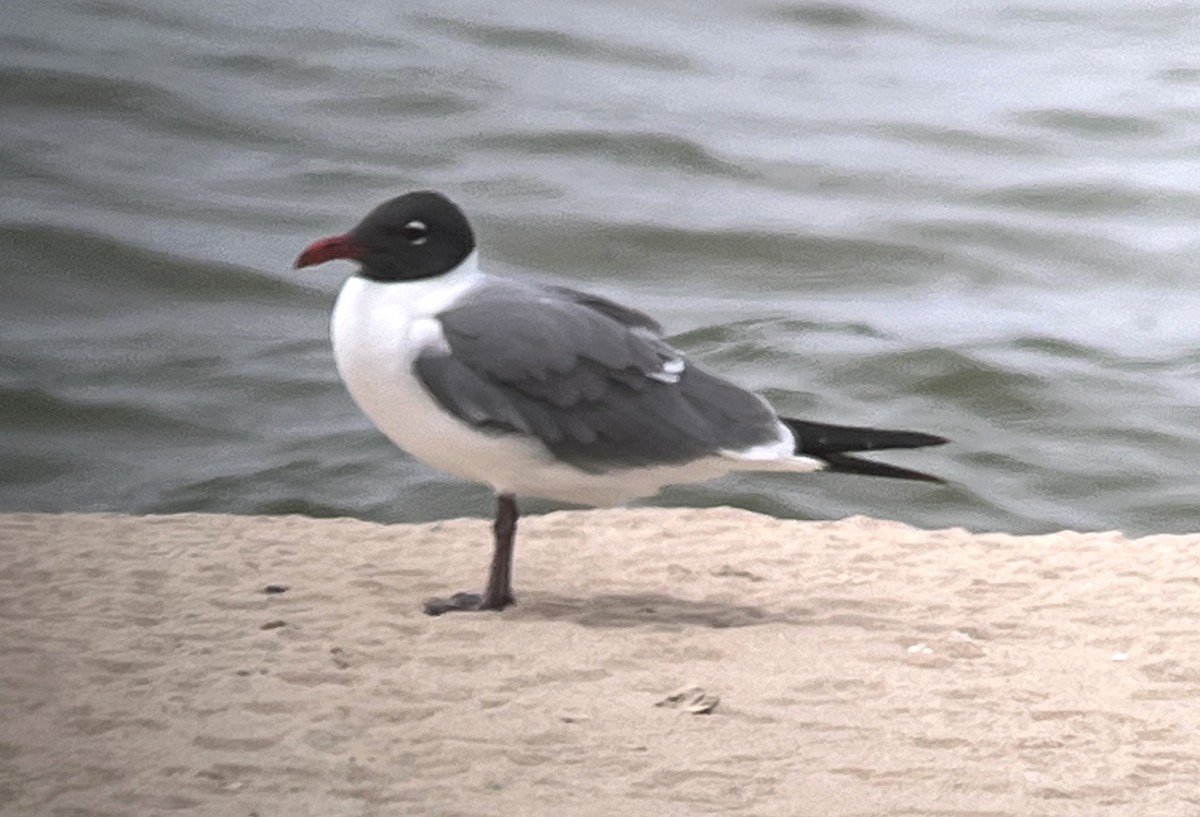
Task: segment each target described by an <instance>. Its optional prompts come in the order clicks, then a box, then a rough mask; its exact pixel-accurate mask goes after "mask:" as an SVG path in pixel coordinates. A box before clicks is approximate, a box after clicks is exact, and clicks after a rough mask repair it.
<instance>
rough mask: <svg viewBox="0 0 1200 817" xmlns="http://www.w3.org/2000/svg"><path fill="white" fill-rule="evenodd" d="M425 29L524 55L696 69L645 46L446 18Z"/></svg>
mask: <svg viewBox="0 0 1200 817" xmlns="http://www.w3.org/2000/svg"><path fill="white" fill-rule="evenodd" d="M423 21H424V22H425V24H426V25H428V26H430V27H433V28H438V29H441V30H443V31H446V32H448V33H450V34H455V35H457V36H459V37H462V38H463V39H467V40H470V41H471V42H474V43H477V44H479V45H483V46H487V47H490V48H497V49H503V50H509V51H524V52H528V53H533V54H538V55H543V56H559V57H574V58H576V59H585V60H593V61H597V62H609V63H618V64H621V65H628V66H631V67H637V68H649V69H653V70H660V71H690V70H694V69H695V66H694V64H693V63H692V60H691V59H689V58H688V57H686V56H684V55H683V54H679V53H676V52H671V51H663V50H661V49H654V48H647V47H645V46H632V45H625V44H619V43H615V42H611V41H603V40H598V39H592V38H584V37H581V36H579V35H578V34H568V33H566V32H563V31H552V30H549V29H542V28H518V27H513V26H501V25H487V24H483V23H478V22H471V23H466V22H462V21H460V20H452V19H449V18H445V17H425V18H423Z"/></svg>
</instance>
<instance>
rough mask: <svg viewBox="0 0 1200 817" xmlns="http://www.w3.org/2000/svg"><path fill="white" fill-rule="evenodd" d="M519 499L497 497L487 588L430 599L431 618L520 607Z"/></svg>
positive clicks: (506, 495)
mask: <svg viewBox="0 0 1200 817" xmlns="http://www.w3.org/2000/svg"><path fill="white" fill-rule="evenodd" d="M518 516H520V513H519V512H518V511H517V498H516V497H515V496H513V495H512V494H500V495H499V496H497V497H496V521H495V523H494V524H493V525H492V531H493V533H494V534H495V545H494V549H493V550H492V569H491V572H489V573H488V583H487V589H486V590H484V591H483V595H480V594H478V593H455V594H454V595H453V596H451V597H450V598H448V599H428V600H427V601H426V602H425V612H426V613H427V614H429V615H431V616H440V615H442V614H443V613H454V612H466V611H475V610H503V609H504V608H505V607H508V606H509V605H512V604H516V603H517V600H516V599H515V598H513V593H512V557H513V540H514V539H515V538H516V533H517V517H518Z"/></svg>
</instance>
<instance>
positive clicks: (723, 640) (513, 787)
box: [0, 509, 1200, 817]
mask: <svg viewBox="0 0 1200 817" xmlns="http://www.w3.org/2000/svg"><path fill="white" fill-rule="evenodd" d="M489 553H490V543H489V539H488V529H487V524H486V523H485V522H481V521H466V520H463V521H451V522H443V523H437V524H432V525H419V526H380V525H373V524H367V523H363V522H357V521H351V520H334V521H312V520H308V519H301V518H238V517H226V516H201V515H189V516H172V517H149V518H133V517H122V516H107V515H105V516H99V515H63V516H49V515H46V516H43V515H9V516H3V517H0V648H2V660H0V713H2V714H0V813H2V814H4V815H13V817H16V815H22V816H24V815H51V816H52V817H83V815H113V817H117V816H118V815H119V816H120V817H125V815H155V814H167V813H175V812H179V813H186V814H189V815H220V816H221V817H229V816H231V815H232V816H233V817H251V815H257V816H258V817H268V815H314V817H316V816H317V815H319V816H320V817H342V816H343V815H347V816H349V815H354V816H355V817H359V816H361V815H447V816H449V815H496V814H510V815H542V814H553V815H605V816H606V817H609V816H610V815H614V814H615V815H696V814H710V813H730V814H747V815H882V814H889V815H891V814H897V815H899V814H903V815H934V814H936V815H959V814H961V815H1024V814H1047V815H1049V814H1054V815H1122V816H1124V815H1170V816H1171V817H1181V815H1191V814H1200V535H1193V536H1154V537H1149V538H1144V539H1138V540H1128V539H1125V538H1123V537H1121V536H1120V535H1117V534H1087V535H1083V534H1075V533H1062V534H1056V535H1052V536H1039V537H1013V536H1006V535H999V534H996V535H990V534H989V535H971V534H968V533H967V532H965V531H962V530H942V531H923V530H917V529H914V528H910V527H907V526H904V525H900V524H897V523H892V522H879V521H875V520H871V519H864V518H854V519H847V520H843V521H840V522H828V523H806V522H791V521H779V520H775V519H771V518H767V517H763V516H757V515H754V514H751V513H747V512H744V511H736V510H729V509H716V510H705V511H697V510H678V511H673V510H662V509H645V510H618V511H605V512H564V513H554V514H550V515H547V516H543V517H531V518H527V519H524V520H522V524H521V530H520V533H519V535H518V543H517V571H516V589H517V593H518V596H519V598H520V604H519V606H518V607H516V608H515V609H512V610H509V611H506V612H504V613H502V614H494V613H490V614H475V615H464V614H459V615H448V616H444V617H442V618H428V617H425V616H424V615H422V614H421V612H420V602H421V600H422V599H423V598H425V597H427V596H431V595H436V594H443V593H445V592H448V591H454V590H461V589H477V588H478V587H479V586H481V585H482V582H483V579H484V574H485V570H486V565H487V562H488V557H489ZM268 585H281V586H286V587H287V588H288V589H287V590H286V591H285V592H277V593H268V592H266V590H265V588H266V587H267V586H268ZM686 684H695V685H698V686H700V687H702V688H703V689H704V690H705V691H706V693H707V694H709V695H712V696H717V697H719V703H718V704H717V706H716V708H715V709H713V710H712V711H711V712H710V713H708V714H703V713H693V712H689V711H687V710H686V709H685V708H673V707H665V706H664V707H657V706H655V703H656V702H658V701H660V700H661V699H663V698H664V697H665V696H667V695H668V694H669V693H671V692H672V691H674V690H675V689H676V688H678V687H681V686H683V685H686Z"/></svg>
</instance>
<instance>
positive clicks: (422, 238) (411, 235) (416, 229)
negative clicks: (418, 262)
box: [402, 219, 429, 245]
mask: <svg viewBox="0 0 1200 817" xmlns="http://www.w3.org/2000/svg"><path fill="white" fill-rule="evenodd" d="M402 234H403V236H404V240H405V241H407V242H408V243H409V244H413V245H419V244H424V243H425V242H426V241H428V240H429V228H428V227H426V226H425V222H423V221H416V220H415V219H414V220H413V221H410V222H408V223H407V224H405V225H404V229H403V231H402Z"/></svg>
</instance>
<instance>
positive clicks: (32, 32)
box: [0, 0, 1200, 534]
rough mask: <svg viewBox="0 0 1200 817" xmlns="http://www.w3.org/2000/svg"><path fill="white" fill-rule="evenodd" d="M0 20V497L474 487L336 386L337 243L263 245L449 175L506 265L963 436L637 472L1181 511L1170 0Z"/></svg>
mask: <svg viewBox="0 0 1200 817" xmlns="http://www.w3.org/2000/svg"><path fill="white" fill-rule="evenodd" d="M0 21H2V23H3V25H0V31H3V34H0V106H2V111H0V182H2V191H3V192H2V193H0V259H3V260H0V270H2V278H0V282H2V283H0V287H2V290H0V356H2V357H0V434H2V435H3V436H2V440H3V442H2V443H0V456H2V460H0V509H6V510H16V509H33V510H47V511H60V510H101V509H103V510H119V511H128V512H135V513H146V512H153V513H161V512H175V511H191V510H203V511H222V512H233V513H293V512H299V513H307V514H314V515H353V516H358V517H363V518H367V519H376V520H386V521H419V520H429V519H436V518H443V517H450V516H460V515H464V514H475V515H483V514H487V513H489V512H490V503H489V500H488V498H487V491H486V490H485V489H483V488H481V487H478V486H471V485H466V484H462V483H458V482H455V481H453V480H450V479H448V478H444V477H442V476H440V475H439V474H437V473H435V472H433V471H431V470H430V469H428V468H426V467H424V466H422V465H420V464H418V463H415V462H412V461H410V460H408V459H407V458H405V457H403V456H402V455H400V454H398V453H397V452H395V450H394V449H392V448H391V447H390V446H389V445H388V444H386V443H385V442H384V441H383V440H382V438H381V437H380V436H379V435H378V434H377V433H376V432H374V431H373V429H372V428H371V427H370V426H369V424H368V422H367V421H366V420H365V419H364V418H363V417H362V416H361V415H360V414H359V413H358V412H357V410H356V409H355V408H354V406H353V405H352V403H351V402H350V400H349V398H348V397H347V396H346V395H345V393H344V390H343V389H342V387H341V385H340V383H339V382H338V380H337V378H336V375H335V373H334V370H333V364H332V360H331V357H330V352H329V347H328V340H327V337H326V327H327V320H328V312H329V309H330V307H331V305H332V300H333V296H334V293H335V292H336V289H337V287H338V286H339V284H340V281H341V278H342V276H343V275H344V274H345V273H346V272H347V268H334V267H332V266H331V267H322V268H320V269H317V270H315V271H313V270H306V271H304V272H303V273H296V272H293V271H292V270H291V269H290V266H291V262H292V260H293V259H294V257H295V256H296V254H297V253H298V252H299V250H300V249H301V248H302V247H303V246H304V245H305V244H307V243H308V242H309V241H310V240H312V239H314V238H316V237H319V236H322V235H326V234H329V233H333V232H339V231H342V230H344V229H346V228H348V227H349V226H350V225H351V224H353V222H354V221H356V220H357V219H358V218H359V217H360V216H361V215H362V214H363V213H365V212H366V211H367V209H369V208H370V207H371V206H373V205H374V204H375V203H377V202H379V201H381V200H383V199H385V198H388V197H390V196H393V195H396V194H398V193H401V192H404V191H406V190H409V189H413V188H436V189H440V190H443V191H445V192H446V193H448V194H449V195H450V196H452V197H453V198H455V199H456V200H457V201H459V202H460V203H461V204H463V205H464V207H465V209H466V210H467V211H468V213H469V215H470V216H471V217H472V219H473V221H474V222H475V224H476V228H477V232H478V234H479V236H480V239H481V243H482V246H483V249H484V257H485V262H486V263H487V264H488V265H489V266H490V268H492V269H493V270H495V271H499V272H505V273H513V274H520V275H525V276H528V277H531V278H534V279H541V280H554V281H558V282H565V283H569V284H571V285H573V286H577V287H582V288H586V289H592V290H595V291H598V292H600V293H603V294H606V295H608V296H611V297H615V298H618V299H622V300H627V301H631V302H633V303H635V304H637V305H639V306H641V307H643V308H644V309H646V310H647V311H649V312H651V313H652V314H655V315H656V316H658V317H659V318H660V319H661V320H662V321H663V323H664V324H666V325H667V326H668V327H669V328H670V329H671V330H672V331H673V332H676V333H678V334H677V340H678V342H679V343H680V344H681V345H682V346H683V347H684V348H686V349H687V350H689V351H690V352H691V353H692V354H693V355H694V356H695V357H696V358H698V359H700V360H703V361H705V362H706V363H708V364H710V365H711V366H712V367H714V368H716V369H719V370H721V371H723V372H725V373H727V374H728V375H730V376H731V377H733V378H734V379H736V380H737V381H739V382H741V383H743V384H745V385H747V386H751V387H754V388H756V389H759V390H762V391H763V392H764V393H765V394H767V395H768V396H769V397H770V398H771V399H772V400H773V401H774V402H775V403H776V404H777V405H778V406H779V408H780V409H781V410H783V411H785V412H787V413H789V414H794V415H800V416H807V417H811V418H814V419H824V420H830V421H839V422H850V423H856V424H879V425H894V426H899V427H911V428H916V429H922V430H929V431H934V432H937V433H941V434H944V435H946V436H949V437H951V438H952V439H953V440H954V444H953V445H951V446H947V447H945V448H942V449H937V450H930V451H924V452H911V453H901V454H898V455H895V456H892V457H891V459H892V460H893V461H895V462H898V463H902V464H906V465H911V466H914V467H919V468H923V469H928V470H932V471H935V472H937V473H939V474H942V475H943V476H945V477H947V478H948V479H950V480H951V481H952V485H951V486H950V487H948V488H931V487H930V486H925V485H909V484H905V483H894V482H890V481H882V480H863V479H855V478H853V477H837V476H818V477H812V478H799V479H798V478H793V477H785V476H778V475H772V476H741V477H736V478H728V479H725V480H721V481H719V482H716V483H713V484H710V485H705V486H696V487H686V488H673V489H669V490H668V491H666V492H665V493H664V494H663V495H662V496H660V497H658V498H656V499H655V500H652V502H654V503H661V504H700V505H717V504H734V505H739V506H743V507H748V508H752V509H755V510H762V511H768V512H771V513H775V514H778V515H781V516H790V517H801V518H829V517H838V516H843V515H847V514H851V513H866V514H871V515H876V516H883V517H890V518H897V519H902V520H905V521H908V522H911V523H913V524H918V525H924V526H937V527H942V526H954V525H963V526H966V527H968V528H971V529H976V530H982V529H1002V530H1009V531H1015V532H1036V531H1050V530H1056V529H1060V528H1064V527H1067V528H1079V529H1108V528H1119V529H1122V530H1124V531H1126V532H1129V533H1132V534H1138V533H1147V532H1158V531H1194V530H1197V529H1200V503H1198V494H1200V476H1198V475H1197V474H1198V469H1197V463H1200V385H1198V383H1200V378H1198V375H1200V321H1198V320H1197V319H1196V317H1195V316H1196V315H1197V314H1198V313H1200V278H1198V277H1197V274H1196V272H1195V263H1194V258H1195V256H1196V252H1197V250H1198V249H1200V238H1198V237H1197V233H1196V224H1197V223H1200V222H1198V216H1200V192H1198V191H1200V161H1197V160H1200V57H1198V56H1197V54H1198V53H1200V52H1197V50H1196V48H1195V44H1196V42H1197V41H1198V40H1197V37H1198V35H1200V8H1197V7H1194V6H1192V5H1191V4H1184V3H1153V4H1149V3H1133V2H1100V3H1097V2H1090V1H1089V2H1083V0H1078V2H1068V1H1067V0H1056V1H1055V2H1053V3H1050V4H1046V3H1042V4H1038V5H1036V6H1035V5H1020V4H994V5H992V4H979V5H978V6H977V7H975V8H972V9H966V8H964V7H963V6H962V4H959V3H950V2H924V3H914V4H906V5H904V6H903V7H901V6H897V5H896V4H893V3H883V2H864V3H859V4H854V5H843V4H836V3H810V4H805V3H781V2H775V3H772V2H736V3H726V2H721V3H717V2H713V3H709V4H706V5H703V6H701V5H697V4H663V3H653V2H647V1H646V0H641V2H637V1H636V0H628V1H627V2H619V1H618V0H614V1H613V2H600V3H589V4H577V5H572V6H570V7H569V8H564V7H563V6H562V4H558V3H550V2H543V1H540V0H534V1H533V2H514V3H506V4H492V3H485V2H467V1H466V0H452V1H451V2H445V0H441V1H440V2H436V3H435V2H427V1H424V0H417V1H416V2H410V3H405V4H403V8H400V7H398V6H397V5H396V4H391V3H379V4H375V5H373V6H372V5H368V4H358V5H356V7H355V11H354V12H353V13H346V12H338V13H331V11H330V8H329V7H328V6H327V4H318V3H303V2H300V3H298V2H291V1H289V2H286V3H285V2H274V3H272V2H266V3H257V4H252V5H250V6H248V5H245V4H234V3H213V4H192V3H183V2H179V0H84V1H83V2H65V1H64V0H58V1H57V2H49V3H39V2H34V1H33V0H15V1H14V2H9V3H7V4H6V5H5V7H4V10H3V11H0ZM548 507H551V506H549V505H546V504H538V503H529V508H530V509H545V508H548Z"/></svg>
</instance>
